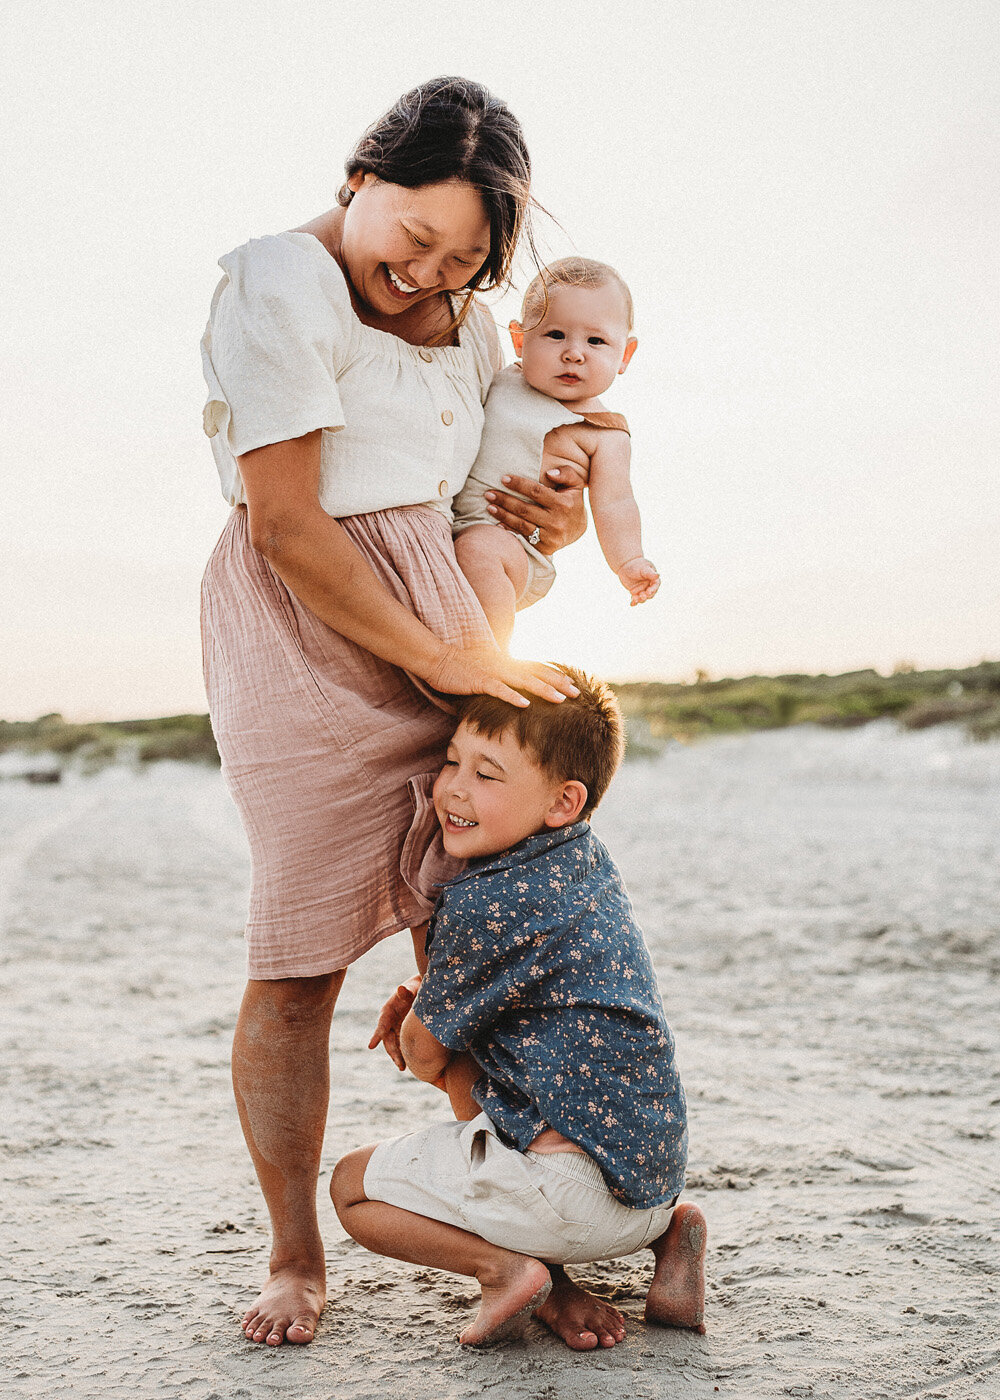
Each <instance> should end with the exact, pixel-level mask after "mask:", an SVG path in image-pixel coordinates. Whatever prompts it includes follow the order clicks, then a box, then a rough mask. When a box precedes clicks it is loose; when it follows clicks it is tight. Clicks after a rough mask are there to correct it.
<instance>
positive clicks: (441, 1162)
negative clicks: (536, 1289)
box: [364, 1113, 673, 1264]
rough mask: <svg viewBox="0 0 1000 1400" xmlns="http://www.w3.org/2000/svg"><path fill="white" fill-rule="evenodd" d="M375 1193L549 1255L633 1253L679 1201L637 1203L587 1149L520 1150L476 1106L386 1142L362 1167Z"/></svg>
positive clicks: (581, 1258)
mask: <svg viewBox="0 0 1000 1400" xmlns="http://www.w3.org/2000/svg"><path fill="white" fill-rule="evenodd" d="M364 1187H365V1195H366V1196H367V1197H368V1199H369V1200H370V1201H384V1202H385V1203H386V1204H387V1205H390V1206H399V1207H400V1208H401V1209H402V1210H410V1211H413V1212H414V1214H416V1215H423V1216H426V1217H427V1219H429V1220H441V1221H444V1222H445V1224H447V1225H457V1226H458V1228H459V1229H460V1230H470V1231H471V1232H472V1233H473V1234H474V1235H478V1236H479V1237H480V1239H483V1240H488V1241H489V1242H490V1244H497V1245H500V1246H502V1248H504V1249H513V1250H515V1251H516V1252H517V1253H518V1254H531V1255H534V1256H535V1258H536V1259H544V1260H545V1261H546V1262H547V1263H549V1264H582V1263H585V1262H588V1261H592V1260H595V1259H618V1258H620V1257H621V1256H622V1255H625V1254H634V1253H635V1251H636V1250H637V1249H642V1248H644V1247H645V1246H646V1245H647V1244H649V1243H650V1242H651V1241H652V1240H655V1239H658V1238H659V1236H660V1235H662V1234H663V1232H664V1230H665V1229H666V1228H667V1226H668V1225H669V1224H670V1217H671V1215H672V1213H673V1202H671V1203H670V1204H669V1205H662V1206H653V1207H652V1208H651V1209H640V1210H632V1209H630V1207H629V1206H626V1205H622V1203H621V1201H617V1200H615V1198H614V1196H612V1194H611V1192H610V1191H609V1190H608V1186H607V1182H606V1181H605V1180H604V1177H603V1176H602V1174H601V1169H600V1167H599V1166H598V1165H597V1163H596V1162H595V1161H594V1159H593V1158H592V1157H588V1156H587V1155H586V1154H585V1153H582V1152H545V1153H542V1152H532V1151H531V1149H530V1148H529V1149H528V1151H527V1152H518V1151H517V1150H516V1149H515V1148H513V1147H506V1146H505V1145H504V1144H503V1143H502V1142H501V1141H500V1139H499V1138H498V1137H497V1135H496V1129H495V1128H494V1126H493V1124H492V1122H491V1121H490V1119H489V1117H488V1116H487V1115H486V1114H485V1113H480V1114H479V1116H478V1117H477V1118H473V1119H472V1121H471V1122H469V1123H435V1124H434V1125H433V1126H432V1127H430V1128H423V1129H420V1130H418V1131H417V1132H414V1133H405V1134H404V1135H403V1136H402V1137H398V1138H391V1139H390V1140H389V1141H388V1142H380V1143H379V1144H378V1146H377V1147H376V1148H375V1151H374V1152H373V1153H372V1155H371V1157H370V1158H369V1160H368V1165H367V1167H366V1168H365V1180H364Z"/></svg>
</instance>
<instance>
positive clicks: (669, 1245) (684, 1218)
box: [646, 1201, 708, 1333]
mask: <svg viewBox="0 0 1000 1400" xmlns="http://www.w3.org/2000/svg"><path fill="white" fill-rule="evenodd" d="M707 1239H708V1228H707V1226H706V1224H705V1217H704V1215H703V1214H702V1212H701V1211H700V1210H699V1209H698V1207H697V1206H696V1205H692V1204H690V1203H689V1202H687V1201H685V1203H684V1204H683V1205H679V1206H678V1207H677V1208H676V1210H675V1211H674V1213H673V1216H672V1218H671V1221H670V1225H669V1227H668V1228H667V1230H666V1231H665V1232H664V1234H662V1235H661V1236H660V1238H659V1239H658V1240H654V1241H653V1243H652V1244H651V1245H650V1248H651V1249H652V1251H653V1257H654V1258H655V1260H656V1267H655V1269H654V1271H653V1282H652V1283H651V1284H650V1287H649V1293H648V1294H647V1295H646V1321H647V1322H656V1323H658V1324H659V1325H660V1326H661V1327H687V1328H690V1329H691V1331H693V1332H701V1333H704V1331H705V1245H706V1242H707Z"/></svg>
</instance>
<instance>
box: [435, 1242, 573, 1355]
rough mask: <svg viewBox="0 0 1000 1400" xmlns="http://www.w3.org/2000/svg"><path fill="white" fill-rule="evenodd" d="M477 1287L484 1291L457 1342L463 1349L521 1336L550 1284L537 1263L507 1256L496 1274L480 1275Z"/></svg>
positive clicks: (526, 1257) (539, 1262) (495, 1271)
mask: <svg viewBox="0 0 1000 1400" xmlns="http://www.w3.org/2000/svg"><path fill="white" fill-rule="evenodd" d="M504 1253H505V1254H506V1253H507V1252H506V1251H504ZM479 1286H480V1288H481V1289H482V1291H483V1296H482V1300H481V1301H480V1304H479V1311H478V1312H477V1313H476V1316H475V1317H474V1318H473V1320H472V1321H471V1322H470V1323H469V1325H468V1327H467V1328H466V1329H465V1331H464V1332H463V1333H462V1335H461V1336H460V1337H459V1339H458V1340H459V1341H460V1342H461V1344H462V1346H464V1347H481V1346H485V1345H487V1344H488V1343H490V1342H502V1341H506V1340H507V1339H508V1338H510V1337H516V1336H520V1334H521V1332H522V1331H523V1329H524V1325H525V1324H526V1323H527V1321H528V1318H529V1317H530V1316H531V1314H532V1313H533V1312H534V1310H535V1308H537V1307H538V1306H539V1305H540V1304H541V1303H543V1302H544V1301H545V1298H546V1296H547V1295H548V1292H549V1289H550V1288H551V1287H552V1281H551V1279H550V1278H549V1271H548V1269H547V1268H546V1267H545V1265H544V1264H543V1263H541V1261H540V1260H538V1259H530V1258H529V1257H528V1256H527V1255H524V1254H508V1255H507V1257H506V1258H505V1259H504V1262H503V1264H502V1265H500V1266H499V1267H498V1268H497V1269H496V1270H492V1269H491V1270H490V1272H489V1273H484V1274H483V1276H482V1277H481V1278H480V1279H479Z"/></svg>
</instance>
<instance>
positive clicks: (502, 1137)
mask: <svg viewBox="0 0 1000 1400" xmlns="http://www.w3.org/2000/svg"><path fill="white" fill-rule="evenodd" d="M564 669H566V668H564ZM566 674H567V675H568V676H570V678H571V679H572V681H573V683H574V684H575V685H576V686H577V688H578V690H579V692H580V693H579V695H577V696H575V697H571V698H569V699H567V700H565V701H563V703H562V704H559V705H550V704H547V703H546V702H545V701H542V700H536V699H532V700H531V703H530V705H529V707H528V708H527V709H517V708H515V706H513V705H508V704H506V703H505V702H504V701H502V700H497V699H494V698H493V697H492V696H488V695H477V696H473V697H471V698H470V699H468V700H466V701H465V702H464V703H463V708H462V714H463V718H462V721H461V723H460V724H459V726H458V729H457V730H456V732H455V734H454V736H453V738H452V741H451V743H450V744H449V746H448V753H447V758H446V760H445V766H444V768H443V769H442V771H441V773H440V774H439V775H438V777H437V779H436V781H435V782H434V788H433V812H434V813H436V817H437V822H438V823H439V824H440V839H441V840H442V841H443V844H444V848H445V851H446V852H447V853H448V855H449V856H452V857H456V858H458V859H461V860H466V861H467V865H466V866H465V868H464V870H463V871H462V873H461V874H459V875H457V876H456V877H455V878H454V879H452V880H450V881H449V882H448V883H447V884H445V886H444V889H443V892H442V893H441V896H440V898H439V900H438V903H437V906H436V909H435V912H434V917H433V919H432V921H431V924H430V928H429V930H428V934H427V952H428V960H427V970H426V972H425V974H424V977H423V981H422V983H421V984H420V989H419V991H418V993H417V996H416V1000H415V1001H414V1002H413V1004H412V1008H411V1009H410V1011H409V1012H408V1014H407V1015H406V1018H405V1020H404V1021H403V1023H402V1026H401V1028H400V1032H399V1045H400V1048H401V1050H402V1054H403V1057H404V1058H405V1061H406V1065H407V1066H408V1068H409V1069H410V1070H411V1071H412V1072H413V1073H414V1074H415V1075H416V1076H417V1077H418V1078H419V1079H423V1080H426V1081H428V1082H432V1083H436V1084H438V1086H439V1087H440V1088H443V1089H445V1090H447V1092H448V1095H449V1097H450V1099H451V1101H452V1105H453V1108H454V1110H455V1112H456V1114H457V1115H458V1116H459V1117H461V1118H463V1119H465V1120H467V1121H461V1122H457V1123H455V1122H452V1123H449V1122H442V1123H438V1124H435V1125H434V1126H432V1127H430V1128H425V1129H423V1130H422V1131H418V1132H413V1133H408V1134H406V1135H405V1136H403V1137H399V1138H395V1139H393V1140H392V1141H389V1142H382V1143H379V1144H378V1145H377V1146H374V1147H364V1148H360V1149H358V1150H357V1151H355V1152H352V1153H349V1154H348V1156H346V1157H344V1158H343V1159H342V1160H341V1161H340V1162H339V1163H338V1164H337V1167H336V1168H335V1170H334V1173H333V1180H332V1181H331V1184H330V1190H331V1194H332V1196H333V1202H334V1205H335V1206H336V1209H337V1214H338V1215H339V1217H340V1221H341V1224H342V1225H343V1227H344V1229H345V1230H346V1231H347V1232H348V1234H350V1235H351V1236H352V1237H353V1238H354V1239H355V1240H357V1241H358V1243H359V1244H363V1245H364V1246H365V1247H366V1248H367V1249H371V1250H374V1251H375V1252H376V1253H379V1254H388V1255H390V1256H391V1257H392V1258H395V1259H405V1260H409V1261H410V1262H411V1263H414V1264H425V1265H431V1266H432V1267H434V1268H438V1269H449V1270H451V1271H452V1272H454V1273H459V1274H466V1275H468V1276H469V1277H474V1278H475V1279H476V1280H477V1281H478V1282H479V1285H480V1288H481V1290H482V1301H481V1305H480V1309H479V1312H478V1314H477V1315H476V1317H475V1319H474V1320H473V1321H472V1322H471V1323H470V1324H469V1325H468V1326H467V1327H466V1328H465V1330H464V1331H463V1332H462V1335H461V1336H460V1337H459V1341H460V1342H462V1343H463V1344H464V1345H467V1346H469V1345H482V1344H483V1343H484V1342H488V1341H497V1340H499V1339H500V1338H501V1337H502V1336H504V1335H509V1334H510V1329H511V1328H512V1327H513V1326H514V1325H515V1324H517V1323H519V1322H520V1321H521V1320H522V1319H526V1317H527V1315H528V1314H530V1313H531V1312H532V1311H536V1310H541V1312H540V1316H541V1317H542V1318H543V1320H545V1311H544V1305H545V1301H546V1295H547V1293H548V1291H549V1288H550V1286H551V1277H550V1273H549V1267H548V1266H549V1265H555V1264H566V1263H575V1262H577V1263H578V1262H584V1261H588V1260H597V1259H613V1258H617V1257H619V1256H621V1255H626V1254H632V1253H634V1252H635V1251H637V1250H640V1249H650V1250H652V1252H653V1256H654V1259H655V1268H654V1273H653V1280H652V1283H651V1285H650V1289H649V1293H648V1296H647V1299H646V1317H647V1319H648V1320H649V1321H652V1322H657V1323H661V1324H665V1325H668V1326H674V1327H689V1328H693V1329H694V1330H695V1331H698V1332H703V1331H704V1330H705V1328H704V1324H703V1309H704V1296H705V1277H704V1270H705V1233H706V1232H705V1218H704V1216H703V1215H702V1213H701V1211H700V1210H699V1209H698V1207H697V1206H696V1205H693V1204H691V1203H688V1202H685V1203H684V1204H683V1205H676V1204H675V1203H676V1200H677V1194H678V1192H679V1191H680V1190H681V1188H682V1187H683V1185H684V1168H685V1161H686V1155H687V1123H686V1110H685V1103H684V1093H683V1090H682V1088H681V1083H680V1079H679V1076H678V1073H677V1068H676V1066H675V1064H674V1042H673V1037H672V1035H671V1033H670V1029H669V1027H668V1025H667V1022H666V1019H665V1017H664V1013H663V1004H662V1002H661V1000H660V994H659V992H658V990H657V987H656V978H655V974H654V972H653V968H652V965H651V963H650V959H649V953H648V951H647V949H646V945H645V943H644V942H643V937H642V933H641V932H640V930H639V928H638V926H637V925H636V922H635V919H634V917H633V915H632V907H631V905H630V903H629V899H628V895H627V894H626V892H625V888H624V885H623V884H622V880H621V876H620V875H619V873H618V871H617V869H616V867H615V865H614V863H613V862H612V860H611V858H610V856H609V855H608V853H607V851H606V850H605V849H604V847H603V846H602V845H601V843H600V841H598V840H597V838H596V837H595V836H594V834H593V832H592V831H591V829H590V824H589V822H588V820H587V819H588V817H589V816H590V814H591V812H592V811H593V809H594V808H595V807H596V806H597V803H598V802H599V801H600V798H601V796H602V794H603V792H604V789H605V788H606V787H607V785H608V783H609V782H610V780H611V777H612V775H613V773H614V771H615V768H616V767H617V764H618V762H619V760H620V757H621V751H622V730H621V717H620V714H619V711H618V706H617V703H616V701H615V698H614V696H613V695H612V693H611V692H610V690H608V688H607V687H606V686H603V685H601V684H599V683H596V682H593V681H591V680H590V678H589V677H587V676H584V675H583V674H582V673H580V672H579V671H575V670H570V669H566ZM425 812H426V808H425ZM427 815H428V816H431V815H432V814H431V813H429V812H428V813H427ZM423 820H424V818H423V816H422V815H418V819H417V823H415V829H416V828H417V826H419V825H420V823H421V822H422V821H423ZM401 990H402V989H401ZM470 1057H471V1058H470ZM470 1064H471V1065H472V1067H473V1070H474V1074H475V1076H478V1077H476V1078H475V1083H474V1087H473V1088H472V1096H471V1097H470V1093H469V1087H470V1084H471V1083H472V1076H470V1073H469V1068H470ZM623 1336H624V1331H621V1332H620V1333H619V1334H618V1336H617V1340H619V1341H620V1340H621V1338H622V1337H623ZM615 1340H616V1338H615V1337H614V1336H609V1337H608V1338H607V1340H606V1342H605V1345H609V1346H610V1345H614V1341H615ZM596 1344H597V1338H596V1337H595V1339H594V1345H596Z"/></svg>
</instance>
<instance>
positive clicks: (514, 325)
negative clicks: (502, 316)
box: [507, 321, 524, 359]
mask: <svg viewBox="0 0 1000 1400" xmlns="http://www.w3.org/2000/svg"><path fill="white" fill-rule="evenodd" d="M507 329H508V330H509V331H510V338H511V340H512V341H513V342H514V354H515V355H516V356H517V357H518V359H520V358H521V351H522V349H523V348H524V327H523V326H522V325H521V322H520V321H511V323H510V325H509V326H508V328H507Z"/></svg>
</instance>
